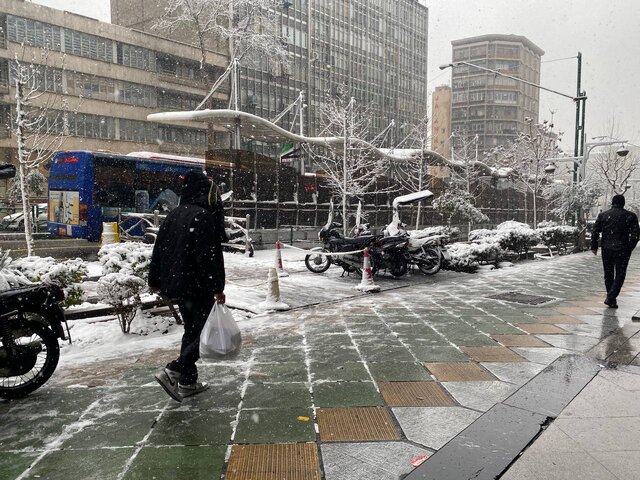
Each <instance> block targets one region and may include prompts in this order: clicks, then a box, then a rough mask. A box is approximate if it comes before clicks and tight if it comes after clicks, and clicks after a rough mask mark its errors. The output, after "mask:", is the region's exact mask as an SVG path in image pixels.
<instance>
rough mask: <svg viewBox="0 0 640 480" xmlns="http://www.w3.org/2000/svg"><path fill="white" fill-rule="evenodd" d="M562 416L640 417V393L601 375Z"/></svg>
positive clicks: (574, 400)
mask: <svg viewBox="0 0 640 480" xmlns="http://www.w3.org/2000/svg"><path fill="white" fill-rule="evenodd" d="M601 373H602V372H601ZM562 416H563V417H564V416H571V417H574V418H585V417H586V418H588V417H600V418H606V417H640V402H639V401H638V393H637V391H636V392H634V391H629V390H626V389H624V388H622V387H621V386H619V385H616V384H615V383H613V382H610V381H608V380H607V379H606V378H605V377H602V376H601V375H600V374H599V375H596V376H595V377H594V379H593V380H591V382H589V383H588V384H587V386H586V387H584V389H583V390H582V391H581V392H580V394H579V395H578V396H577V397H576V398H574V399H573V400H572V401H571V403H570V404H569V405H567V407H566V408H565V409H564V410H563V411H562Z"/></svg>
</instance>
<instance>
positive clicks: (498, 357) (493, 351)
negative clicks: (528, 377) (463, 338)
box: [460, 347, 527, 362]
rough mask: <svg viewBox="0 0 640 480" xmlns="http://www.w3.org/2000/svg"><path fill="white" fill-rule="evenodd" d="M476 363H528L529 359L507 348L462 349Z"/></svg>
mask: <svg viewBox="0 0 640 480" xmlns="http://www.w3.org/2000/svg"><path fill="white" fill-rule="evenodd" d="M460 350H462V351H463V352H464V353H466V354H467V355H469V356H470V357H471V358H472V359H473V360H475V361H476V362H526V361H527V359H526V358H523V357H521V356H520V355H518V354H516V353H514V352H512V351H511V350H509V349H508V348H507V347H460Z"/></svg>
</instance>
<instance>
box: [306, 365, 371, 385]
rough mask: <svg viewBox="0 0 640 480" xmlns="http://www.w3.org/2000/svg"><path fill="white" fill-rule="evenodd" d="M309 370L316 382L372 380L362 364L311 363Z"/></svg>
mask: <svg viewBox="0 0 640 480" xmlns="http://www.w3.org/2000/svg"><path fill="white" fill-rule="evenodd" d="M309 368H310V370H311V375H312V378H313V381H314V382H318V381H359V380H362V381H370V380H371V376H370V375H369V372H367V369H366V368H365V366H364V364H363V363H362V362H345V363H333V362H311V363H310V367H309Z"/></svg>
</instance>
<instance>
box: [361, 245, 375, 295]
mask: <svg viewBox="0 0 640 480" xmlns="http://www.w3.org/2000/svg"><path fill="white" fill-rule="evenodd" d="M356 289H357V290H360V291H361V292H379V291H380V287H379V286H378V285H376V284H375V283H373V271H372V269H371V260H370V259H369V249H368V248H365V249H364V262H363V265H362V281H361V282H360V285H358V286H357V287H356Z"/></svg>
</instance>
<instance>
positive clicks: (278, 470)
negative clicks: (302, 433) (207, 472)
mask: <svg viewBox="0 0 640 480" xmlns="http://www.w3.org/2000/svg"><path fill="white" fill-rule="evenodd" d="M210 478H218V476H211V477H210ZM320 478H321V474H320V464H319V461H318V447H317V446H316V444H315V443H293V444H276V445H234V446H233V447H232V448H231V456H230V457H229V465H228V467H227V471H226V473H225V479H226V480H253V479H255V480H257V479H260V480H282V479H287V480H320Z"/></svg>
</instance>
